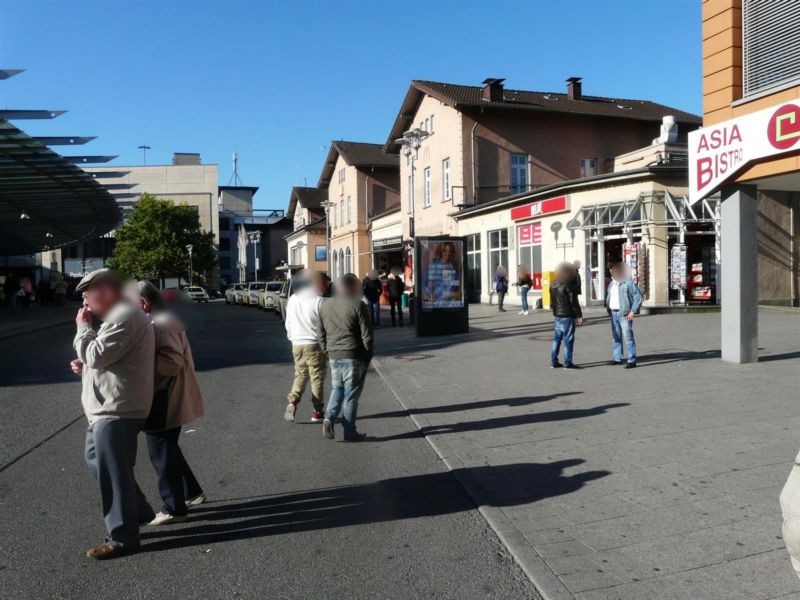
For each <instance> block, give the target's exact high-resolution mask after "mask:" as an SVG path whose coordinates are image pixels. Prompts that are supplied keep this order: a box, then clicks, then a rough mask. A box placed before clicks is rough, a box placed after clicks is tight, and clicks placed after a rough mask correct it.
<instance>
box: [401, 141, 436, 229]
mask: <svg viewBox="0 0 800 600" xmlns="http://www.w3.org/2000/svg"><path fill="white" fill-rule="evenodd" d="M429 135H430V134H429V133H428V132H427V131H425V130H424V129H420V128H419V127H417V128H416V129H409V130H408V131H406V132H405V133H403V137H401V138H399V139H396V140H395V142H397V143H398V144H401V145H402V149H401V154H402V155H403V156H405V157H406V159H408V161H409V162H410V163H411V185H410V186H409V187H410V188H411V189H410V190H409V191H408V201H409V202H410V203H411V226H410V227H409V228H408V233H409V237H410V238H411V239H412V240H413V239H414V228H415V218H416V203H417V198H416V193H415V191H414V185H415V181H414V163H415V162H416V160H417V157H418V155H419V148H420V146H421V145H422V140H424V139H425V138H426V137H428V136H429Z"/></svg>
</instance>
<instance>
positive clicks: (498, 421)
mask: <svg viewBox="0 0 800 600" xmlns="http://www.w3.org/2000/svg"><path fill="white" fill-rule="evenodd" d="M623 406H630V403H629V402H617V403H614V404H603V405H601V406H595V407H594V408H576V409H565V410H554V411H550V412H543V413H529V414H524V415H513V416H508V417H497V418H495V419H484V420H483V421H464V422H459V423H450V424H449V425H430V426H428V427H422V428H421V429H418V430H415V431H408V432H406V433H399V434H396V435H390V436H386V437H369V438H368V440H369V441H371V442H388V441H392V440H402V439H409V438H416V437H422V436H429V435H442V434H445V433H465V432H467V431H485V430H487V429H502V428H504V427H513V426H515V425H530V424H532V423H548V422H552V421H567V420H570V419H583V418H586V417H595V416H597V415H602V414H605V413H606V412H607V411H608V410H609V409H612V408H621V407H623Z"/></svg>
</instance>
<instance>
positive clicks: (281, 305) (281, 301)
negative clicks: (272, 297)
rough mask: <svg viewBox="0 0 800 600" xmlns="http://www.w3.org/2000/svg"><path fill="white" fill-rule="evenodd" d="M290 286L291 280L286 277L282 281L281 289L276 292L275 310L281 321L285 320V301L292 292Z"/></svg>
mask: <svg viewBox="0 0 800 600" xmlns="http://www.w3.org/2000/svg"><path fill="white" fill-rule="evenodd" d="M292 287H293V286H292V280H291V279H287V280H286V281H284V282H283V284H282V285H281V290H280V291H279V292H278V298H277V304H276V305H275V312H276V314H277V315H278V316H279V317H280V318H281V321H286V303H287V302H288V301H289V296H291V295H292V294H294V290H293V289H292Z"/></svg>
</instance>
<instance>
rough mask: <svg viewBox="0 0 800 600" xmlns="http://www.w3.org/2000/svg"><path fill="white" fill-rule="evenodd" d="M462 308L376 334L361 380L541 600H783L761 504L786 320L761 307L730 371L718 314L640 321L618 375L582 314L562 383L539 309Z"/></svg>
mask: <svg viewBox="0 0 800 600" xmlns="http://www.w3.org/2000/svg"><path fill="white" fill-rule="evenodd" d="M470 314H471V333H470V334H468V335H464V336H454V337H449V338H420V339H415V338H413V337H412V336H411V335H410V332H409V330H391V329H390V330H386V329H384V330H383V331H382V333H381V338H380V351H381V356H380V357H379V361H378V362H379V365H378V368H379V371H380V373H381V375H382V376H383V377H384V378H385V380H386V381H387V383H388V384H389V386H390V388H391V389H392V391H393V392H394V393H395V394H396V396H397V397H398V399H399V400H400V401H401V402H402V403H403V405H404V406H405V407H406V409H407V410H406V411H402V410H401V411H398V412H397V416H398V417H399V416H401V415H404V414H408V415H410V416H411V417H412V419H413V420H414V422H415V423H416V425H417V427H418V428H419V430H420V431H421V432H422V433H423V434H424V435H425V436H426V437H427V438H428V440H429V441H430V442H431V444H432V445H433V446H434V447H435V448H436V450H437V451H438V452H439V454H440V456H442V458H443V459H444V460H445V462H446V464H447V465H448V466H449V467H450V468H451V469H452V470H453V471H454V473H455V474H456V477H457V478H458V479H459V480H460V481H461V482H462V484H463V485H465V487H466V489H467V490H468V491H469V493H470V495H471V496H472V497H473V499H474V500H475V501H476V502H477V503H478V504H479V505H481V510H482V512H483V513H484V515H485V516H486V517H487V518H488V520H489V522H490V523H491V525H492V527H493V528H494V529H495V530H496V531H497V533H498V534H499V535H500V537H501V538H502V539H503V541H504V542H505V543H506V544H507V545H508V546H509V547H510V548H511V550H512V551H513V553H514V555H515V556H516V557H517V559H518V560H519V561H520V563H521V564H522V566H523V567H524V569H525V570H526V572H527V573H528V574H529V575H530V576H531V577H532V578H533V579H534V581H535V582H536V583H537V585H538V586H539V587H540V589H541V591H542V593H543V595H544V596H545V597H546V598H558V599H561V598H577V599H579V600H601V599H603V600H605V599H609V600H611V599H629V598H630V599H652V598H665V599H670V600H674V599H679V598H686V599H692V600H698V599H703V600H712V599H720V600H723V599H724V600H734V599H737V598H741V599H745V598H746V599H751V600H752V599H764V600H766V599H771V598H800V580H798V579H797V577H796V576H795V574H794V572H793V571H792V569H791V567H790V564H789V557H788V554H787V553H786V550H785V548H784V544H783V541H782V539H781V517H780V509H779V505H778V495H779V492H780V490H781V487H782V486H783V483H784V481H785V479H786V477H787V475H788V473H789V469H790V467H791V464H792V460H793V458H794V456H795V455H796V454H797V451H798V446H800V435H798V431H799V430H800V403H798V395H797V389H798V382H799V381H798V366H800V351H798V349H797V339H798V338H797V333H798V331H800V314H797V313H793V312H782V311H773V310H763V311H761V313H760V320H759V327H760V339H761V343H760V346H761V348H762V350H761V362H760V363H758V364H753V365H744V366H735V365H730V364H723V363H722V362H721V361H720V359H719V314H718V313H709V314H688V315H660V316H642V317H640V318H638V319H637V320H636V324H635V331H636V335H637V339H638V345H639V354H640V359H639V368H637V369H635V370H625V369H622V368H619V367H613V366H607V364H606V363H607V362H608V360H609V359H610V358H611V355H610V331H609V324H608V319H607V318H606V317H605V316H604V315H603V313H601V312H594V313H588V314H587V317H588V319H587V323H586V324H585V325H584V326H583V327H582V328H580V329H579V330H578V333H577V342H576V358H575V360H576V362H577V363H579V364H582V365H583V367H584V369H583V370H581V371H577V372H570V371H564V370H552V369H550V368H549V349H550V340H551V324H550V317H549V315H547V314H546V313H542V312H540V313H538V314H532V315H530V316H528V317H524V316H518V315H516V314H513V313H512V312H508V313H505V314H502V315H501V314H498V313H497V312H496V310H495V309H494V308H493V307H487V306H471V307H470ZM366 402H368V400H367V401H366ZM374 417H375V415H372V416H371V417H368V418H374ZM367 422H368V421H367Z"/></svg>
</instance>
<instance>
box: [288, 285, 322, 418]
mask: <svg viewBox="0 0 800 600" xmlns="http://www.w3.org/2000/svg"><path fill="white" fill-rule="evenodd" d="M293 289H294V294H292V296H291V297H290V298H289V300H288V302H287V303H286V336H287V337H288V338H289V341H290V342H292V356H293V358H294V382H293V383H292V389H291V391H290V392H289V396H288V400H289V404H288V405H287V406H286V413H285V415H284V418H285V419H286V420H287V421H290V422H292V421H294V417H295V412H296V411H297V405H298V404H299V403H300V399H301V398H302V396H303V392H305V390H306V386H308V382H309V381H311V403H312V404H313V411H312V413H311V422H312V423H321V422H322V421H323V419H324V418H325V416H324V414H323V410H324V408H325V401H324V400H323V398H324V384H325V368H326V366H327V361H326V359H325V354H324V353H323V352H322V349H321V348H320V345H319V342H318V340H317V327H318V326H319V305H320V304H321V303H322V294H323V292H324V291H325V288H324V285H323V281H322V277H321V276H320V274H319V273H316V272H314V271H300V272H299V273H297V275H295V276H294V281H293Z"/></svg>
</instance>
